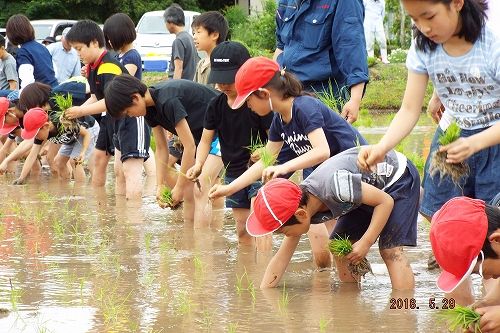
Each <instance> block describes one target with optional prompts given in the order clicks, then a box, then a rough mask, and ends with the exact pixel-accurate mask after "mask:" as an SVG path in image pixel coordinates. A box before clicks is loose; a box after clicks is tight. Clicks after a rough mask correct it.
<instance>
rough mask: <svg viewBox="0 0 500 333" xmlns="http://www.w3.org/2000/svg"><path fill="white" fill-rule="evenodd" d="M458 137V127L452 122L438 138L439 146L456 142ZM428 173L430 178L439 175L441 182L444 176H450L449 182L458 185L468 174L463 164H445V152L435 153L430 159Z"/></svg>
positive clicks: (467, 169) (467, 168)
mask: <svg viewBox="0 0 500 333" xmlns="http://www.w3.org/2000/svg"><path fill="white" fill-rule="evenodd" d="M459 137H460V127H459V126H458V125H457V123H456V122H453V123H451V124H450V126H448V128H447V129H446V131H445V132H444V133H443V134H441V136H440V137H439V144H440V145H442V146H445V145H447V144H450V143H452V142H454V141H455V140H457V139H458V138H459ZM429 173H430V174H431V176H432V177H434V176H435V175H436V174H438V173H439V176H440V179H441V180H442V179H443V177H445V176H447V175H448V176H450V178H451V180H452V181H453V183H455V184H459V181H460V179H461V178H462V177H465V176H467V175H468V174H469V166H468V165H467V163H465V162H460V163H447V162H446V152H439V151H437V150H436V151H435V152H434V153H433V154H432V157H431V164H430V167H429Z"/></svg>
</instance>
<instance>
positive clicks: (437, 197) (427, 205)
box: [420, 127, 500, 216]
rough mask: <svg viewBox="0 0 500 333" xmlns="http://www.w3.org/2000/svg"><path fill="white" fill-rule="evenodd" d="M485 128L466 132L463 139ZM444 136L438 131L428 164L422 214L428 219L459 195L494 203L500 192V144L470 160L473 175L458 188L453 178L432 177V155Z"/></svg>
mask: <svg viewBox="0 0 500 333" xmlns="http://www.w3.org/2000/svg"><path fill="white" fill-rule="evenodd" d="M484 130H485V129H478V130H462V134H461V136H462V137H469V136H471V135H474V134H476V133H479V132H482V131H484ZM441 133H443V131H442V130H441V128H440V127H438V129H437V130H436V133H435V134H434V138H433V139H432V143H431V149H430V153H429V157H428V158H427V161H426V162H425V172H424V180H423V181H422V186H423V188H424V198H423V199H422V205H421V206H420V212H421V213H422V214H424V215H427V216H432V215H434V213H435V212H437V211H438V210H439V209H440V208H441V206H443V205H444V203H445V202H447V201H448V200H450V199H451V198H454V197H458V196H466V197H470V198H475V199H481V200H483V201H485V202H490V201H491V200H492V199H493V198H494V197H495V195H497V193H498V190H499V189H500V176H499V175H500V145H495V146H492V147H489V148H485V149H483V150H481V151H479V152H477V153H475V154H474V155H472V156H471V157H469V158H468V159H467V160H466V163H467V164H468V165H469V169H470V172H469V176H468V177H464V178H462V179H461V180H460V186H457V185H455V184H454V183H453V182H452V181H451V179H450V177H448V176H446V177H444V178H443V179H442V180H441V179H440V175H439V174H436V175H435V176H434V177H431V175H430V174H429V166H430V160H431V156H432V153H433V152H434V151H436V150H437V149H438V147H439V142H438V138H439V135H440V134H441Z"/></svg>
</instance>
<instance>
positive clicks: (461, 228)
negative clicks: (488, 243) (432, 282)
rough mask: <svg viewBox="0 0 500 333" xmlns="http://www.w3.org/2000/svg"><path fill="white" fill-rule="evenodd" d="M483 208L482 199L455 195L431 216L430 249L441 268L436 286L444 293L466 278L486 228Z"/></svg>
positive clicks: (476, 255)
mask: <svg viewBox="0 0 500 333" xmlns="http://www.w3.org/2000/svg"><path fill="white" fill-rule="evenodd" d="M484 208H485V204H484V201H482V200H479V199H471V198H467V197H456V198H453V199H451V200H449V201H448V202H446V203H445V204H444V205H443V207H441V209H440V210H439V211H437V212H436V213H435V214H434V216H433V217H432V224H431V231H430V239H431V246H432V251H433V252H434V256H435V257H436V261H437V262H438V264H439V266H441V269H442V270H443V271H442V272H441V274H440V275H439V277H438V280H437V286H438V288H439V289H441V290H442V291H444V292H446V293H450V292H452V291H453V290H455V288H456V287H458V285H460V283H462V281H464V280H465V279H467V277H469V275H470V274H471V273H472V270H473V269H474V266H475V265H476V263H477V258H478V256H479V253H481V249H482V247H483V244H484V242H485V240H486V234H487V231H488V218H487V217H486V212H485V210H484Z"/></svg>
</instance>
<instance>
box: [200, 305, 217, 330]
mask: <svg viewBox="0 0 500 333" xmlns="http://www.w3.org/2000/svg"><path fill="white" fill-rule="evenodd" d="M198 322H199V323H200V324H201V325H202V326H203V328H204V329H205V330H206V331H210V330H211V328H212V326H213V325H214V314H213V312H210V311H209V310H206V309H205V310H203V312H202V316H201V319H198Z"/></svg>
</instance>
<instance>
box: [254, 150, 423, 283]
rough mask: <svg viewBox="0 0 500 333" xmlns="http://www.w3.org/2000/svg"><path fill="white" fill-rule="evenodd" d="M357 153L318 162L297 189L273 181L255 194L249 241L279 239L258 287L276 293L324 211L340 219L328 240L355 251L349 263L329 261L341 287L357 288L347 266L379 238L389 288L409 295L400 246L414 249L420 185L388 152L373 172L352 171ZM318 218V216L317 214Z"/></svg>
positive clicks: (409, 166)
mask: <svg viewBox="0 0 500 333" xmlns="http://www.w3.org/2000/svg"><path fill="white" fill-rule="evenodd" d="M357 153H358V148H357V147H355V148H351V149H348V150H346V151H344V152H342V153H340V154H337V155H335V156H333V157H330V158H329V159H328V160H326V161H325V162H323V163H322V164H321V165H320V166H319V167H318V168H317V169H316V170H314V172H313V173H311V175H310V176H309V177H307V179H305V180H304V181H303V182H302V183H301V184H300V185H296V184H294V183H293V182H291V181H289V180H286V179H279V178H277V179H273V180H271V181H270V182H268V183H267V184H266V185H264V186H263V187H262V188H261V189H260V190H259V192H258V194H257V197H256V199H255V203H254V212H253V213H252V214H251V215H250V217H249V218H248V220H247V225H246V227H247V231H248V233H249V234H251V235H253V236H263V235H266V234H269V233H272V232H275V231H276V232H279V233H282V234H284V235H285V237H284V239H283V243H282V244H281V246H280V248H279V250H278V252H277V253H276V254H275V255H274V257H273V258H272V259H271V261H270V262H269V265H268V266H267V269H266V272H265V274H264V277H263V279H262V282H261V288H268V287H275V286H276V285H277V284H278V282H279V281H280V279H281V277H282V276H283V274H284V272H285V270H286V267H287V265H288V263H289V262H290V259H291V257H292V255H293V253H294V251H295V249H296V247H297V244H298V243H299V240H300V236H301V235H302V234H304V233H306V232H307V231H308V230H309V227H310V225H311V224H315V223H322V221H324V219H321V220H318V219H315V218H314V216H315V215H316V214H318V213H322V212H328V211H329V212H330V213H331V214H333V217H339V218H338V222H337V224H336V226H335V228H334V230H333V232H332V234H331V235H330V238H331V239H332V238H334V237H337V235H338V236H342V237H348V239H349V240H350V241H351V242H353V251H352V252H351V253H349V254H348V255H347V256H346V259H347V260H342V259H341V258H338V257H335V262H336V265H337V270H338V272H339V276H340V279H341V281H344V282H354V281H359V276H354V275H352V274H351V273H350V272H349V271H348V267H347V265H348V263H349V262H350V263H353V264H357V263H360V262H361V261H362V260H363V259H364V258H365V256H366V255H367V253H368V250H369V249H370V247H371V246H372V245H373V244H374V243H375V241H376V240H377V238H378V239H379V251H380V254H381V256H382V259H383V260H384V262H385V264H386V266H387V269H388V271H389V275H390V278H391V283H392V288H393V289H399V290H404V289H413V288H414V284H415V282H414V276H413V271H412V269H411V266H410V264H409V262H408V259H407V258H406V256H405V254H404V252H403V246H416V240H417V214H418V200H419V191H420V190H419V186H420V178H419V175H418V171H417V170H416V168H415V166H414V165H413V164H412V163H411V162H410V161H408V160H407V159H406V157H405V156H404V155H402V154H400V153H397V152H395V151H390V152H389V153H388V154H387V155H386V156H385V160H384V162H382V163H379V164H378V165H377V170H376V171H374V172H371V171H365V170H361V169H360V168H358V166H357V163H356V160H357ZM318 215H320V214H318Z"/></svg>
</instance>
